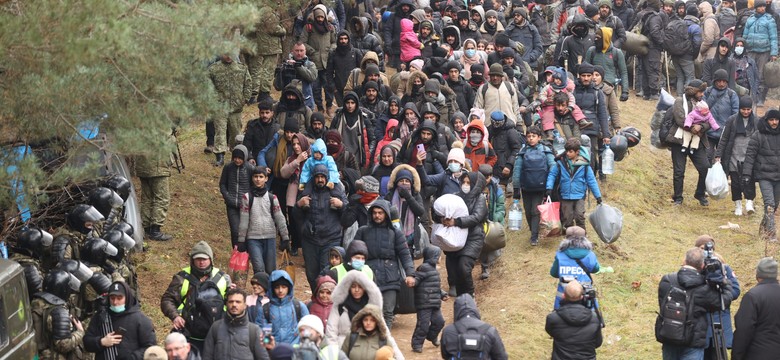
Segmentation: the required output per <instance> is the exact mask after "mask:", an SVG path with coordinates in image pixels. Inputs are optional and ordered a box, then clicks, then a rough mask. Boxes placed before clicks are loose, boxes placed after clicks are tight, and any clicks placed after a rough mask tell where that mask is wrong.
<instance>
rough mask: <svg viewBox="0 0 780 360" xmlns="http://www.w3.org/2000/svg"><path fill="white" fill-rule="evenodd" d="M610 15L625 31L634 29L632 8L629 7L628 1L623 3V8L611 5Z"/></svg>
mask: <svg viewBox="0 0 780 360" xmlns="http://www.w3.org/2000/svg"><path fill="white" fill-rule="evenodd" d="M612 13H613V14H615V16H617V17H618V19H620V22H621V23H623V27H624V28H625V29H632V28H633V27H634V8H633V7H631V2H630V1H624V2H623V6H617V5H615V3H614V2H613V3H612Z"/></svg>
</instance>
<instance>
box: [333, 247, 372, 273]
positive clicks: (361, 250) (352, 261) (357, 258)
mask: <svg viewBox="0 0 780 360" xmlns="http://www.w3.org/2000/svg"><path fill="white" fill-rule="evenodd" d="M366 256H368V246H366V243H365V242H363V241H362V240H352V241H351V242H350V243H349V246H348V247H347V257H346V258H347V259H349V262H347V263H340V264H338V265H335V266H333V267H331V269H330V273H329V275H330V277H332V278H334V279H336V283H338V282H340V281H341V280H342V279H344V277H345V276H346V275H347V273H348V272H349V271H350V270H357V271H360V272H362V273H364V274H366V276H367V277H368V279H369V280H372V281H373V280H374V271H373V270H371V267H369V266H368V265H366Z"/></svg>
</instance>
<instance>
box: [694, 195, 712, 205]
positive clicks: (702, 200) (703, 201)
mask: <svg viewBox="0 0 780 360" xmlns="http://www.w3.org/2000/svg"><path fill="white" fill-rule="evenodd" d="M693 198H694V199H696V200H699V205H701V206H710V201H709V200H707V196H706V195H705V196H702V197H697V196H694V197H693Z"/></svg>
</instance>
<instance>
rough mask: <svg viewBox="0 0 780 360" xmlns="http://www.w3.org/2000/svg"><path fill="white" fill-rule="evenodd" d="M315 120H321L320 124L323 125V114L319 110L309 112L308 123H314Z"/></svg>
mask: <svg viewBox="0 0 780 360" xmlns="http://www.w3.org/2000/svg"><path fill="white" fill-rule="evenodd" d="M315 122H321V123H322V125H323V126H324V125H325V115H324V114H323V113H321V112H319V111H317V112H313V113H312V114H311V120H309V124H314V123H315Z"/></svg>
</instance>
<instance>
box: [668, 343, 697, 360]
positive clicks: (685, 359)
mask: <svg viewBox="0 0 780 360" xmlns="http://www.w3.org/2000/svg"><path fill="white" fill-rule="evenodd" d="M661 349H662V351H663V359H664V360H702V359H704V348H691V347H685V346H677V345H667V344H663V346H662V347H661Z"/></svg>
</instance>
